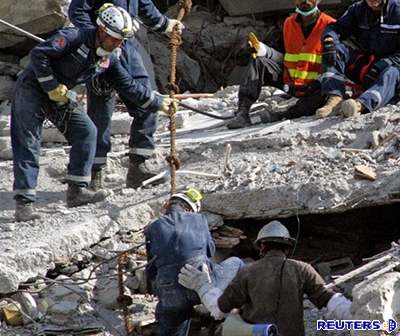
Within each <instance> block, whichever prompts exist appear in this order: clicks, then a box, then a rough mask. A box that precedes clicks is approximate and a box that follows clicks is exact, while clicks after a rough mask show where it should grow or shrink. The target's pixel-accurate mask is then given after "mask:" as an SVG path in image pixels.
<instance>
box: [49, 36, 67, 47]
mask: <svg viewBox="0 0 400 336" xmlns="http://www.w3.org/2000/svg"><path fill="white" fill-rule="evenodd" d="M52 44H53V47H55V48H58V49H63V48H64V47H65V44H66V42H65V38H64V37H62V36H60V37H57V38H55V39H54V40H53V43H52Z"/></svg>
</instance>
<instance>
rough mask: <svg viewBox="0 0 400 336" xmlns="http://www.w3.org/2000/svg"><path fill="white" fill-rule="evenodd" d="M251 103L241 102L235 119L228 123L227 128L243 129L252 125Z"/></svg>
mask: <svg viewBox="0 0 400 336" xmlns="http://www.w3.org/2000/svg"><path fill="white" fill-rule="evenodd" d="M251 105H252V104H251V103H250V102H249V101H247V100H246V101H240V102H239V107H238V109H237V111H236V113H235V117H234V118H232V119H231V120H229V121H228V123H227V124H226V127H227V128H229V129H237V128H243V127H246V126H250V125H251V121H250V116H249V114H250V107H251Z"/></svg>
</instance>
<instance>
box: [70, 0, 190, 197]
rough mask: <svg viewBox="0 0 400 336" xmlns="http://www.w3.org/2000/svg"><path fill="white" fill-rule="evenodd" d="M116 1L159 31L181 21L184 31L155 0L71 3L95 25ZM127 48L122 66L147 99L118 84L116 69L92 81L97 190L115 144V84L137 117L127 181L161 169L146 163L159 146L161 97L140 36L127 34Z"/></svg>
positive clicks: (83, 20) (76, 19) (79, 18)
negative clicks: (153, 83)
mask: <svg viewBox="0 0 400 336" xmlns="http://www.w3.org/2000/svg"><path fill="white" fill-rule="evenodd" d="M111 3H114V4H115V5H118V6H120V7H122V8H124V9H125V10H126V11H127V12H129V14H130V15H131V17H132V18H136V17H139V18H140V19H142V20H143V21H144V23H145V24H146V25H147V26H148V27H150V28H151V29H152V30H153V31H156V32H160V33H166V34H170V33H171V32H172V29H173V27H174V26H175V25H177V27H178V29H179V30H180V31H182V29H183V24H182V23H180V22H179V21H177V20H174V19H169V18H168V17H167V16H165V15H163V14H161V13H160V12H159V10H158V9H157V8H156V7H155V5H154V4H153V2H152V1H151V0H97V1H93V0H72V1H71V4H70V7H69V9H68V14H69V18H70V20H71V22H72V23H73V24H74V25H75V26H76V27H80V28H88V27H93V26H95V24H96V17H97V13H98V12H99V11H101V10H103V9H104V8H107V6H110V5H112V4H111ZM121 49H122V53H121V58H120V62H121V66H122V67H123V68H124V69H125V70H126V71H127V72H128V73H129V75H130V76H131V77H132V79H133V81H134V83H136V91H137V95H138V96H140V97H143V99H136V100H134V101H133V100H132V99H131V96H130V93H129V92H127V91H126V90H124V88H123V87H122V88H120V87H115V86H114V85H113V81H112V75H110V74H109V73H107V72H105V73H104V75H102V76H98V77H96V80H95V81H91V82H89V83H88V85H87V89H88V90H87V94H88V115H89V116H90V118H91V119H92V120H93V122H94V124H95V125H96V127H97V131H98V134H97V148H96V154H95V160H94V165H93V167H92V181H91V187H92V188H93V190H97V189H100V188H102V185H103V169H104V167H105V166H106V163H107V154H108V152H109V151H110V150H111V117H112V114H113V112H114V108H115V100H116V95H115V91H114V89H115V90H116V91H117V92H118V94H119V97H120V99H121V100H122V101H123V103H124V104H125V106H126V107H127V109H128V112H129V115H130V116H132V117H133V120H132V124H131V130H130V139H129V168H128V174H127V176H126V186H127V187H128V188H138V187H140V186H141V183H142V182H143V181H145V180H147V179H149V178H151V177H153V176H155V175H157V174H158V173H159V172H157V171H156V170H154V169H150V167H149V165H147V164H146V160H147V159H148V158H150V157H151V155H152V154H153V152H154V148H155V141H154V133H155V131H156V128H157V115H156V114H155V113H153V112H152V105H153V104H154V103H155V102H156V101H157V98H158V97H157V95H155V94H154V93H155V92H154V91H152V89H151V83H150V79H149V75H148V73H147V70H146V69H145V67H144V64H143V60H142V56H141V55H140V53H139V41H138V39H137V38H132V39H129V40H127V41H126V42H125V43H124V44H123V45H122V47H121ZM164 98H166V97H164Z"/></svg>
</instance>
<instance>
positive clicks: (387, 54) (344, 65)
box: [317, 0, 400, 117]
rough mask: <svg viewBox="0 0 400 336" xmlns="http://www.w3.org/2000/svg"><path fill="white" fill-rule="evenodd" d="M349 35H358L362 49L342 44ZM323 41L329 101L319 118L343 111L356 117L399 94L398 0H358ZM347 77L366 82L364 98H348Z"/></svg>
mask: <svg viewBox="0 0 400 336" xmlns="http://www.w3.org/2000/svg"><path fill="white" fill-rule="evenodd" d="M349 37H354V42H355V43H356V44H357V45H358V46H359V50H354V49H352V48H351V47H349V46H347V45H346V44H344V43H343V41H344V40H345V39H347V38H349ZM322 43H323V55H322V64H323V74H322V93H323V94H325V95H327V102H326V104H325V105H324V106H323V107H321V108H320V109H318V110H317V116H319V117H326V116H329V115H332V114H333V113H336V112H338V111H339V110H340V109H341V111H342V114H343V115H344V116H345V117H351V116H356V115H359V114H361V113H366V112H371V111H373V110H376V109H378V108H380V107H382V106H385V105H386V104H388V103H389V102H390V101H391V100H392V99H393V98H394V97H395V96H396V91H397V89H398V88H399V83H400V72H399V71H400V1H399V0H363V1H358V2H356V3H355V4H353V5H351V6H350V7H349V8H348V10H347V11H346V12H345V13H344V14H343V16H342V17H340V18H339V19H338V20H337V21H336V23H334V24H332V25H331V26H328V28H327V29H326V31H325V32H324V34H323V35H322ZM357 68H358V70H357ZM354 70H356V71H354ZM354 72H356V73H355V74H354ZM345 76H348V78H350V79H352V80H353V81H356V82H357V79H358V82H359V83H360V84H362V87H363V89H364V90H365V91H364V92H363V93H362V94H361V95H360V96H359V97H357V98H355V99H347V100H343V96H344V92H345ZM355 77H356V78H355ZM357 77H358V78H357Z"/></svg>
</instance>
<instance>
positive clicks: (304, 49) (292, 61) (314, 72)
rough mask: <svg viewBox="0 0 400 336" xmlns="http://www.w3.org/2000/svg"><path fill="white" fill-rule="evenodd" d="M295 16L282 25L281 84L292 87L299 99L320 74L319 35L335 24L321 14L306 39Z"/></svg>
mask: <svg viewBox="0 0 400 336" xmlns="http://www.w3.org/2000/svg"><path fill="white" fill-rule="evenodd" d="M297 15H298V14H293V15H291V16H290V17H288V18H287V19H286V20H285V23H284V25H283V40H284V44H285V56H284V58H283V66H284V71H283V82H284V83H285V84H288V85H289V86H294V89H295V95H296V96H298V97H299V96H302V95H303V94H304V89H305V88H306V87H307V86H308V85H309V84H310V83H311V82H313V81H314V80H315V79H316V78H317V77H318V76H319V74H320V73H321V59H322V57H321V54H322V44H321V35H322V33H323V31H324V30H325V28H326V26H327V25H328V24H329V23H332V22H335V19H334V18H332V17H330V16H329V15H327V14H325V13H321V14H320V16H319V18H318V19H317V22H316V23H315V26H314V28H313V30H312V32H311V33H310V35H309V36H308V38H307V39H306V38H304V35H303V31H302V29H301V23H299V22H297V21H296V18H297Z"/></svg>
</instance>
